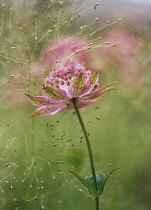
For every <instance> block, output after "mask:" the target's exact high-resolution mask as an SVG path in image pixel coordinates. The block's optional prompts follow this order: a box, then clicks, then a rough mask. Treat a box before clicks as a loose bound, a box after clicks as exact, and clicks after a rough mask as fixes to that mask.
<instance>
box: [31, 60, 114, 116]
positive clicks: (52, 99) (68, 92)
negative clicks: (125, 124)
mask: <svg viewBox="0 0 151 210" xmlns="http://www.w3.org/2000/svg"><path fill="white" fill-rule="evenodd" d="M45 82H46V86H44V87H43V95H42V96H33V95H29V94H27V96H28V97H29V99H30V100H31V102H32V103H33V104H35V105H36V106H40V107H39V108H38V109H37V110H36V111H35V112H33V113H32V114H31V115H30V116H32V117H35V116H44V115H54V114H56V113H58V112H62V111H64V110H67V109H73V108H74V106H73V104H72V99H73V98H74V99H75V98H76V102H77V106H78V107H79V108H83V107H85V106H87V105H89V104H91V103H93V102H95V101H96V99H97V98H98V97H99V96H101V95H103V94H104V93H106V92H107V91H109V90H113V89H115V87H110V86H111V85H112V84H113V83H112V84H108V85H105V86H103V87H102V88H99V83H98V73H97V72H95V73H94V74H92V72H91V71H89V70H85V68H84V67H83V66H80V65H75V63H73V62H69V63H68V65H67V66H61V67H60V68H59V69H57V70H54V71H52V72H51V73H50V76H49V77H48V78H46V79H45Z"/></svg>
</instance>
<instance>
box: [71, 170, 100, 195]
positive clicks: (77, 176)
mask: <svg viewBox="0 0 151 210" xmlns="http://www.w3.org/2000/svg"><path fill="white" fill-rule="evenodd" d="M69 172H70V173H72V174H73V175H74V176H75V177H76V178H77V179H78V180H79V181H80V182H81V184H83V185H84V186H85V187H86V188H88V190H89V192H90V194H92V195H94V196H95V195H97V192H96V190H95V188H94V187H93V185H92V184H91V183H89V182H88V181H87V180H85V179H83V178H82V177H81V176H79V175H78V174H77V173H75V172H73V171H71V170H69Z"/></svg>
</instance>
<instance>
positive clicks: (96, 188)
mask: <svg viewBox="0 0 151 210" xmlns="http://www.w3.org/2000/svg"><path fill="white" fill-rule="evenodd" d="M71 100H72V103H73V106H74V109H75V112H76V114H77V117H78V120H79V123H80V125H81V128H82V131H83V134H84V137H85V140H86V144H87V149H88V154H89V159H90V166H91V172H92V177H93V180H94V186H95V190H96V191H97V190H98V185H97V180H96V173H95V167H94V161H93V153H92V149H91V144H90V140H89V137H88V133H87V131H86V128H85V125H84V123H83V120H82V117H81V114H80V111H79V109H78V106H77V103H76V98H73V99H71ZM95 203H96V210H99V197H95Z"/></svg>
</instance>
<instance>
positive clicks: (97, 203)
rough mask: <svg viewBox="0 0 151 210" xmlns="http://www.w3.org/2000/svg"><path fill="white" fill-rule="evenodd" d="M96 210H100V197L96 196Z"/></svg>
mask: <svg viewBox="0 0 151 210" xmlns="http://www.w3.org/2000/svg"><path fill="white" fill-rule="evenodd" d="M95 206H96V210H99V197H95Z"/></svg>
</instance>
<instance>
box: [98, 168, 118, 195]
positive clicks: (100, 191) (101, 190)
mask: <svg viewBox="0 0 151 210" xmlns="http://www.w3.org/2000/svg"><path fill="white" fill-rule="evenodd" d="M118 169H120V168H119V167H117V168H114V169H113V170H112V171H111V172H110V173H109V174H108V175H107V177H106V178H105V179H104V181H103V183H102V184H101V185H100V187H99V189H98V195H99V196H100V195H101V194H102V193H103V191H104V187H105V184H106V182H107V181H108V179H109V178H110V177H111V175H112V173H113V172H114V171H116V170H118Z"/></svg>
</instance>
